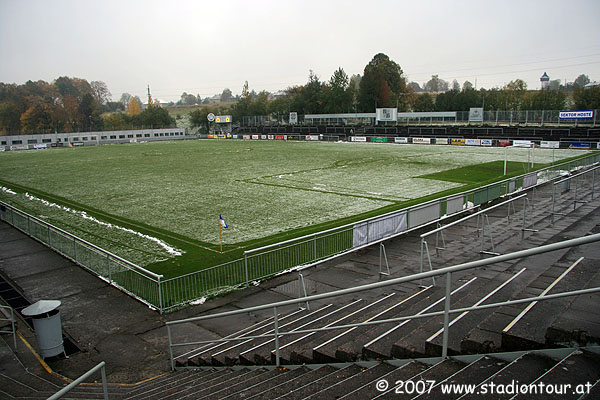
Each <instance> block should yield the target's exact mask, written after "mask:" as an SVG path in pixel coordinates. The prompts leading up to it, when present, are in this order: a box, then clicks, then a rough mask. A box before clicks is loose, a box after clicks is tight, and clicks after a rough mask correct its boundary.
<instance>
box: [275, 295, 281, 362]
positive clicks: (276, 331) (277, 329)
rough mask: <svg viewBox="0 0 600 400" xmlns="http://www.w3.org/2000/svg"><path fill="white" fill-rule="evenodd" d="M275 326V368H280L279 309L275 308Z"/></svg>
mask: <svg viewBox="0 0 600 400" xmlns="http://www.w3.org/2000/svg"><path fill="white" fill-rule="evenodd" d="M273 314H274V319H273V324H274V325H275V329H274V331H275V366H276V367H279V366H280V365H281V364H280V362H279V319H278V318H277V307H273Z"/></svg>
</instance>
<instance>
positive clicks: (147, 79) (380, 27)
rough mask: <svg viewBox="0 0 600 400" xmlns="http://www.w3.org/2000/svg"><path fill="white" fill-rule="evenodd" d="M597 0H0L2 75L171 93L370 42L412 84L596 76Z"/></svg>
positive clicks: (356, 68) (317, 60)
mask: <svg viewBox="0 0 600 400" xmlns="http://www.w3.org/2000/svg"><path fill="white" fill-rule="evenodd" d="M599 21H600V1H598V0H588V1H584V0H569V1H565V0H562V1H554V0H545V1H537V0H524V1H523V0H520V1H513V0H503V1H488V0H475V1H470V0H464V1H460V0H456V1H441V0H440V1H433V0H432V1H427V0H418V1H384V0H382V1H379V0H372V1H354V0H346V1H328V0H320V1H312V0H302V1H286V0H278V1H267V0H248V1H242V0H235V1H234V0H231V1H228V0H219V1H183V0H171V1H168V0H158V1H153V0H143V1H142V0H140V1H138V0H135V1H134V0H119V1H112V0H101V1H96V0H79V1H62V0H43V1H42V0H40V1H30V0H0V82H5V83H17V84H22V83H24V82H26V81H27V80H34V81H35V80H39V79H42V80H45V81H47V82H52V81H54V80H55V79H56V78H58V77H60V76H65V75H66V76H70V77H79V78H83V79H86V80H88V81H94V80H99V81H104V82H106V84H107V85H108V88H109V89H110V91H111V92H112V95H113V99H114V100H118V99H119V98H120V96H121V94H122V93H123V92H127V93H131V94H133V95H138V96H140V97H141V98H142V99H145V98H146V97H145V94H146V86H147V85H148V84H149V85H150V88H151V91H152V95H153V97H154V98H159V99H160V100H162V101H177V100H178V99H179V98H180V96H181V93H182V92H184V91H185V92H187V93H192V94H200V95H201V96H202V97H207V96H212V95H214V94H218V93H221V92H222V91H223V89H224V88H230V89H231V90H232V92H233V93H234V94H239V93H240V92H241V89H242V86H243V84H244V81H245V80H248V82H249V86H250V89H254V90H256V91H257V92H258V91H260V90H263V89H264V90H268V91H277V90H279V89H285V88H287V87H289V86H293V85H302V84H304V83H306V82H307V80H308V74H309V70H313V71H314V72H315V73H316V74H317V75H318V76H319V77H320V79H321V80H329V78H330V77H331V75H332V74H333V72H334V70H336V69H337V68H338V67H342V68H343V69H344V70H345V71H346V73H347V74H348V75H353V74H357V73H358V74H362V73H363V70H364V67H365V65H367V63H368V62H369V61H370V60H371V59H372V58H373V56H374V55H375V54H377V53H379V52H382V53H385V54H387V55H388V56H389V57H390V58H391V59H392V60H394V61H396V62H397V63H398V64H399V65H400V66H401V67H402V69H403V71H404V73H405V75H406V76H407V78H408V79H409V80H410V81H416V82H418V83H419V84H420V85H421V86H422V85H423V83H424V82H426V81H427V80H429V79H430V78H431V75H432V74H438V75H439V76H440V77H441V78H442V79H445V80H447V81H449V82H452V80H453V79H457V80H458V82H459V83H460V84H461V85H462V83H463V82H464V81H465V80H469V81H470V82H472V83H473V84H475V82H477V88H480V87H485V88H491V87H495V86H498V87H501V86H503V85H504V84H506V83H508V82H509V81H511V80H514V79H517V78H520V79H523V80H525V81H526V82H527V84H528V87H529V88H530V89H537V88H539V86H540V81H539V78H540V76H541V75H542V74H543V73H544V72H547V73H548V75H549V76H550V79H560V80H561V82H564V81H565V79H567V80H568V81H573V80H574V79H575V78H576V77H577V76H578V75H579V74H582V73H583V74H587V75H588V76H589V77H590V79H591V80H592V81H594V80H596V81H600V23H599Z"/></svg>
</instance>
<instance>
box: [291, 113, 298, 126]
mask: <svg viewBox="0 0 600 400" xmlns="http://www.w3.org/2000/svg"><path fill="white" fill-rule="evenodd" d="M297 123H298V113H297V112H295V111H292V112H290V125H296V124H297Z"/></svg>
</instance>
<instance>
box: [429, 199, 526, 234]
mask: <svg viewBox="0 0 600 400" xmlns="http://www.w3.org/2000/svg"><path fill="white" fill-rule="evenodd" d="M524 197H527V194H526V193H524V194H521V195H519V196H517V197H513V198H512V199H510V200H506V201H503V202H502V203H498V204H495V205H493V206H491V207H488V208H486V209H484V210H481V211H477V212H475V213H473V214H470V215H467V216H466V217H463V218H461V219H459V220H456V221H453V222H450V223H449V224H446V225H444V226H440V227H439V228H436V229H433V230H431V231H429V232H425V233H423V234H422V235H420V238H421V239H424V238H426V237H428V236H431V235H433V234H434V233H438V232H441V231H443V230H444V229H447V228H450V227H452V226H454V225H458V224H460V223H462V222H465V221H467V220H469V219H471V218H473V217H477V216H479V215H481V214H485V213H488V212H490V211H492V210H494V209H496V208H499V207H502V206H505V205H507V204H509V203H512V202H513V201H517V200H519V199H522V198H524Z"/></svg>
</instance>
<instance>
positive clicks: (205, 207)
mask: <svg viewBox="0 0 600 400" xmlns="http://www.w3.org/2000/svg"><path fill="white" fill-rule="evenodd" d="M584 153H585V152H584V151H581V150H579V151H577V150H550V149H535V150H534V151H531V150H530V149H524V148H509V149H508V150H506V151H505V149H504V148H491V147H489V148H485V147H464V146H435V145H391V144H358V143H357V144H354V143H324V142H319V143H314V142H312V143H311V142H284V141H231V140H222V141H218V140H191V141H173V142H160V143H138V144H125V145H106V146H90V147H78V148H61V149H51V150H38V151H21V152H6V153H0V186H2V190H1V191H0V200H2V201H5V202H7V203H9V204H11V205H13V206H15V207H17V208H19V209H21V210H23V211H25V212H28V213H30V214H32V215H34V216H36V217H39V218H41V219H44V220H46V221H47V222H49V223H51V224H53V225H55V226H58V227H60V228H62V229H64V230H66V231H68V232H71V233H72V234H74V235H77V236H79V237H81V238H83V239H85V240H88V241H89V242H91V243H94V244H96V245H97V246H100V247H102V248H105V249H106V250H109V251H111V252H113V253H115V254H117V255H119V256H121V257H123V258H125V259H127V260H130V261H132V262H134V263H136V264H138V265H141V266H145V267H147V268H149V269H151V270H152V271H155V272H158V273H162V274H165V275H166V276H176V275H179V274H183V273H187V272H190V271H194V270H198V269H202V268H205V267H208V266H211V265H216V264H220V263H222V262H225V261H228V260H232V259H237V258H240V257H241V255H242V252H243V251H244V250H247V249H250V248H253V247H258V246H262V245H265V244H268V243H274V242H277V241H280V240H285V239H289V238H293V237H297V236H300V235H303V234H307V233H310V232H316V231H318V230H321V229H326V228H331V227H334V226H339V225H341V224H344V223H348V222H352V221H358V220H360V219H364V218H366V217H370V216H374V215H377V214H381V213H384V212H388V211H391V210H394V209H399V208H402V207H405V206H407V205H411V204H415V203H418V202H421V201H425V200H428V199H431V198H432V197H437V196H439V195H442V194H449V193H452V192H458V191H463V190H466V189H469V188H473V187H475V186H480V185H482V184H485V183H490V182H493V181H495V180H500V179H502V178H503V164H504V158H505V154H506V157H507V158H508V160H509V175H520V174H523V173H525V172H527V171H528V170H529V168H531V161H532V160H533V161H534V162H535V165H534V167H535V169H539V168H541V167H545V166H547V165H550V164H551V163H552V162H553V161H555V162H558V161H560V160H564V159H566V158H572V157H575V156H581V155H583V154H584ZM219 215H222V216H223V218H224V220H225V221H226V222H227V224H228V226H229V228H228V229H224V230H223V231H222V243H223V253H221V252H220V250H219V247H220V224H219Z"/></svg>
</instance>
